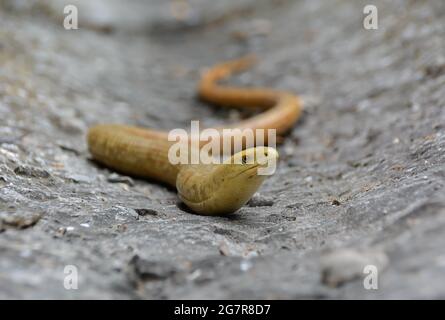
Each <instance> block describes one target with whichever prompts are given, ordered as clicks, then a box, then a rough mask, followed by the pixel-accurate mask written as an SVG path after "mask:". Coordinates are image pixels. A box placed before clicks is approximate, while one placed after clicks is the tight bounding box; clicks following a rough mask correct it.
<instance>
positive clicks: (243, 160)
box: [241, 155, 247, 164]
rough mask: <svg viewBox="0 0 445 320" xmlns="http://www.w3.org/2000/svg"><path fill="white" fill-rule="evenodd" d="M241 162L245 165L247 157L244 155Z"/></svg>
mask: <svg viewBox="0 0 445 320" xmlns="http://www.w3.org/2000/svg"><path fill="white" fill-rule="evenodd" d="M241 162H242V163H243V164H246V163H247V156H246V155H244V156H242V157H241Z"/></svg>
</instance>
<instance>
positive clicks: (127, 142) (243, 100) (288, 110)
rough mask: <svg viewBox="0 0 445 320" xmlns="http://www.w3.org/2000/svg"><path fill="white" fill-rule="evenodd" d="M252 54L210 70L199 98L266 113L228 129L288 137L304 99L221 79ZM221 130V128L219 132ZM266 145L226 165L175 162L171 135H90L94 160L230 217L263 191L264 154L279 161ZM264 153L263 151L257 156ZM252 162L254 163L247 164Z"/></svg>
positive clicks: (118, 128)
mask: <svg viewBox="0 0 445 320" xmlns="http://www.w3.org/2000/svg"><path fill="white" fill-rule="evenodd" d="M254 61H255V58H254V57H253V56H247V57H244V58H241V59H237V60H232V61H228V62H224V63H221V64H218V65H216V66H214V67H213V68H210V69H209V70H208V71H205V72H204V73H203V74H202V76H201V80H200V82H199V86H198V94H199V97H200V98H201V99H202V100H204V101H206V102H209V103H212V104H216V105H221V106H228V107H236V108H256V109H260V110H261V111H262V112H261V113H259V114H257V115H254V116H252V117H250V118H248V119H246V120H242V121H240V122H238V123H236V124H232V125H228V126H225V128H239V129H252V130H254V131H255V130H257V129H264V130H267V129H275V130H276V133H277V134H278V135H282V134H284V133H286V131H288V130H289V129H290V128H291V127H292V126H293V125H294V123H295V122H296V121H297V120H298V118H299V117H300V114H301V110H302V102H301V100H300V98H299V97H298V96H296V95H294V94H292V93H289V92H283V91H276V90H272V89H267V88H238V87H230V86H221V85H219V84H218V81H219V80H222V79H225V78H227V77H229V76H230V75H231V74H232V73H234V72H240V71H242V70H244V69H246V68H248V67H249V66H250V65H252V63H253V62H254ZM216 129H217V130H219V131H222V128H216ZM265 139H266V141H265V143H264V146H260V145H258V146H255V145H254V146H245V147H246V149H245V150H242V151H241V152H237V153H235V154H233V155H232V156H231V158H229V159H227V160H226V161H224V162H223V163H222V164H172V163H171V162H170V161H169V158H168V151H169V148H170V147H171V146H172V144H173V143H174V142H172V141H168V133H167V132H163V131H158V130H150V129H144V128H138V127H132V126H124V125H119V124H102V125H96V126H94V127H92V128H91V129H90V130H89V132H88V146H89V150H90V152H91V154H92V155H93V157H94V159H95V160H96V161H98V162H100V163H102V164H104V165H106V166H108V167H110V168H113V169H115V170H117V171H120V172H122V173H125V174H129V175H133V176H138V177H145V178H150V179H154V180H157V181H160V182H164V183H167V184H169V185H171V186H174V187H176V188H177V190H178V195H179V198H180V199H181V200H182V201H183V202H184V203H185V204H186V205H187V206H188V207H189V208H190V209H192V210H193V211H194V212H196V213H198V214H202V215H225V214H229V213H232V212H235V211H236V210H238V209H239V208H241V207H242V206H243V205H244V204H246V203H247V202H248V201H249V199H250V198H251V197H252V195H253V194H254V193H255V192H256V191H257V189H258V188H259V187H260V185H261V184H262V182H263V181H264V179H265V178H266V176H265V175H258V169H259V168H260V167H263V166H264V161H259V160H260V157H261V154H264V155H265V156H267V157H268V159H269V160H270V159H273V160H276V159H277V158H278V152H277V151H276V150H275V149H274V148H272V147H267V137H265ZM258 151H261V152H258ZM246 159H249V160H251V161H246Z"/></svg>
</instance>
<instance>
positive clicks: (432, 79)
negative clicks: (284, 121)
mask: <svg viewBox="0 0 445 320" xmlns="http://www.w3.org/2000/svg"><path fill="white" fill-rule="evenodd" d="M69 2H70V3H75V4H77V5H78V6H79V14H80V20H81V25H80V27H81V28H80V30H77V31H67V30H65V29H64V28H63V27H62V20H63V11H62V7H63V4H64V1H60V0H53V1H49V0H48V1H43V0H40V1H38V0H33V1H19V0H16V1H14V0H0V298H38V299H41V298H43V299H46V298H63V299H70V298H94V299H108V298H215V299H219V298H291V299H292V298H363V299H373V298H445V286H444V283H445V249H444V248H445V237H444V233H445V187H444V184H445V164H444V162H445V4H444V2H443V0H430V1H401V0H397V1H389V0H387V1H373V2H374V4H376V5H377V7H378V9H379V29H378V30H365V29H364V28H363V26H362V20H363V17H364V15H363V7H364V5H365V4H367V1H340V0H338V1H324V0H311V1H285V0H281V1H278V0H277V1H272V0H270V1H266V0H260V1H256V0H244V1H240V0H236V1H235V0H221V1H213V0H193V1H188V2H187V1H163V0H152V1H142V0H139V1H137V0H132V1H125V2H124V1H116V0H115V1H105V0H103V1H99V0H95V1H87V0H84V1H81V0H78V1H69ZM124 3H125V4H124ZM187 3H188V4H187ZM247 52H255V53H256V54H257V55H258V56H259V58H260V61H261V63H260V64H259V65H258V66H257V67H255V68H254V69H253V70H251V71H249V72H247V73H245V74H243V75H240V76H238V77H235V78H234V79H232V80H231V82H232V83H235V84H240V85H263V86H270V87H274V88H281V89H287V90H292V91H294V92H296V93H300V94H302V95H303V97H304V100H305V102H306V111H305V114H304V117H303V118H302V120H301V121H300V122H299V124H298V125H297V126H296V127H295V129H294V130H293V131H292V133H291V134H290V135H289V136H288V137H287V139H286V141H285V143H284V144H283V145H282V146H281V147H280V153H281V155H282V156H281V161H280V164H279V168H278V171H277V173H276V174H275V175H274V176H273V177H271V178H270V179H269V180H268V181H267V182H266V184H265V185H264V186H263V187H262V188H261V190H260V192H259V195H256V196H255V199H254V200H253V202H252V203H251V204H250V205H249V206H246V207H244V208H242V209H241V210H240V211H239V212H238V213H236V214H234V215H233V216H230V217H226V218H224V217H201V216H197V215H193V214H190V213H188V212H185V211H184V210H183V208H182V206H181V205H178V201H177V198H176V195H175V192H174V190H170V189H167V188H166V187H164V186H162V185H159V184H156V183H154V182H150V181H143V180H138V179H131V178H128V177H122V176H120V175H117V174H115V173H113V172H112V171H110V170H108V169H106V168H103V167H101V166H98V165H97V164H95V163H94V162H92V161H91V160H90V157H89V154H88V151H87V148H86V142H85V134H86V131H87V129H88V127H89V126H91V125H93V124H96V123H99V122H119V123H127V124H136V125H143V126H147V127H154V128H159V129H172V128H176V127H186V126H187V124H189V123H190V120H192V119H196V118H199V119H202V120H203V121H204V122H205V124H207V125H212V124H215V123H223V122H228V121H233V120H234V119H235V120H236V118H237V117H239V116H240V114H238V113H236V112H233V111H227V110H220V109H218V108H215V107H209V106H206V105H204V104H202V103H200V102H198V101H197V100H196V99H195V98H194V96H195V92H194V88H195V83H196V81H197V80H198V78H199V72H200V70H201V68H202V67H205V66H209V65H211V64H213V63H215V62H218V61H220V60H224V59H227V58H232V57H237V56H240V55H242V54H244V53H247ZM345 252H347V254H345ZM373 257H376V258H375V259H376V261H375V265H376V266H380V265H381V263H382V261H384V262H385V263H384V268H383V266H382V268H380V269H379V274H378V276H379V278H378V284H379V287H378V290H366V289H365V288H364V286H363V280H362V279H361V278H363V277H362V274H361V272H360V270H361V266H360V263H361V262H363V264H365V263H366V264H368V263H369V264H374V261H373ZM67 265H74V266H75V267H77V270H78V275H79V283H78V289H77V290H66V289H65V288H64V277H65V276H66V275H65V274H64V268H65V266H67ZM363 267H364V266H363ZM348 270H350V271H348ZM348 272H349V274H348ZM327 275H328V278H326V277H327ZM363 275H364V274H363ZM326 279H335V280H333V281H329V280H327V281H326Z"/></svg>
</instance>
